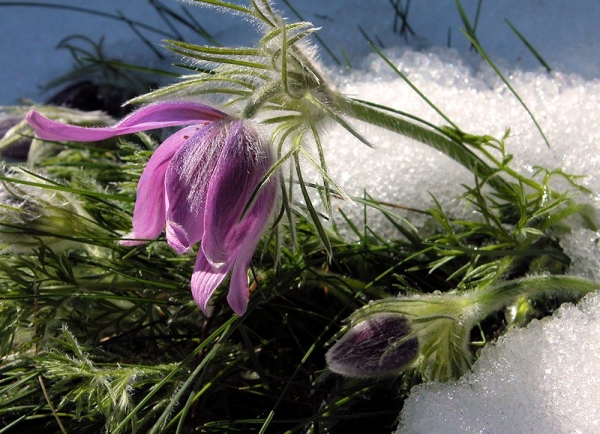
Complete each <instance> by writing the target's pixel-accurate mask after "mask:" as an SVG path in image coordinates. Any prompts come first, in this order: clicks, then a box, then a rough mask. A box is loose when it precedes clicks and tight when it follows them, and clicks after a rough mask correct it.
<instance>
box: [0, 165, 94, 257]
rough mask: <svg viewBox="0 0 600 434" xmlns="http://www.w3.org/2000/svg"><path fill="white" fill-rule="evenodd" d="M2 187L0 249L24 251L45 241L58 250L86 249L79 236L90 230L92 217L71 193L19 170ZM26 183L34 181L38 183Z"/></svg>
mask: <svg viewBox="0 0 600 434" xmlns="http://www.w3.org/2000/svg"><path fill="white" fill-rule="evenodd" d="M5 176H7V177H8V178H12V179H13V180H14V182H12V183H11V182H5V183H4V184H3V185H2V186H0V252H1V253H11V254H21V253H30V252H31V250H32V249H34V248H37V247H39V246H40V245H41V244H45V245H46V246H48V247H50V248H51V249H52V250H54V251H55V252H61V251H64V250H67V249H71V248H79V249H80V248H84V247H85V246H87V245H86V244H84V243H80V242H78V241H77V237H80V236H81V235H82V234H84V233H87V232H89V231H88V230H87V229H86V228H87V226H88V225H89V224H90V223H89V221H90V220H91V217H90V216H89V215H88V213H87V212H86V211H85V210H84V209H83V207H82V206H81V204H80V203H79V201H78V200H77V199H76V198H75V197H74V196H73V195H71V194H69V193H67V192H64V191H58V190H54V189H51V188H44V186H45V185H47V186H48V187H51V184H50V183H47V182H45V181H43V180H42V179H39V178H37V177H35V176H34V175H32V174H29V173H27V172H25V171H22V170H19V169H13V170H11V171H10V172H9V173H8V174H7V175H5ZM24 183H31V184H33V183H35V184H38V185H39V186H33V185H28V184H24Z"/></svg>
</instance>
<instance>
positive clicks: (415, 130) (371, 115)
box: [340, 98, 507, 190]
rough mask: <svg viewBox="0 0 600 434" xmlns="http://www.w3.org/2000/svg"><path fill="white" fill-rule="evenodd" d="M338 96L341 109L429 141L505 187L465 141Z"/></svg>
mask: <svg viewBox="0 0 600 434" xmlns="http://www.w3.org/2000/svg"><path fill="white" fill-rule="evenodd" d="M340 100H341V101H340V102H341V105H342V107H341V108H342V110H344V112H346V114H348V115H350V116H352V117H354V118H355V119H358V120H360V121H363V122H367V123H369V124H371V125H375V126H378V127H382V128H385V129H387V130H390V131H393V132H395V133H399V134H402V135H404V136H406V137H410V138H411V139H414V140H417V141H419V142H421V143H424V144H426V145H429V146H431V147H433V148H435V149H437V150H438V151H441V152H443V153H444V154H446V155H447V156H449V157H450V158H452V159H453V160H454V161H456V162H458V163H460V164H461V165H463V166H464V167H466V168H467V169H469V170H470V171H471V172H473V173H474V174H475V175H476V176H478V177H481V178H484V179H489V182H490V184H491V185H492V186H493V187H494V188H496V189H498V190H504V189H505V188H507V186H506V182H505V181H504V180H503V179H502V178H500V177H499V176H497V175H496V173H497V170H496V169H494V168H492V167H490V166H488V165H487V164H486V163H485V161H483V160H482V159H481V158H480V157H478V156H477V155H476V154H475V153H473V152H472V151H471V150H470V149H468V148H467V147H466V145H465V144H464V143H462V142H460V141H459V140H456V139H454V138H450V137H449V136H447V135H444V134H443V133H441V132H437V131H434V130H431V129H428V128H424V127H422V126H420V125H417V124H415V123H414V122H410V121H407V120H405V119H401V118H400V117H399V116H396V115H392V114H390V113H386V112H385V111H383V110H380V109H377V108H375V107H372V106H369V105H366V104H364V103H362V102H360V101H357V100H354V99H352V98H343V99H340Z"/></svg>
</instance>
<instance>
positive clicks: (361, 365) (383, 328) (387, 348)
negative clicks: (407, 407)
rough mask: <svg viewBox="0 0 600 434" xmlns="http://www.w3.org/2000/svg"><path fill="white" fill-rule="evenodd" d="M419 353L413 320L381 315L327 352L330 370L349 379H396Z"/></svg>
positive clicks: (352, 330)
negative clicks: (412, 332)
mask: <svg viewBox="0 0 600 434" xmlns="http://www.w3.org/2000/svg"><path fill="white" fill-rule="evenodd" d="M418 351H419V342H418V340H417V339H416V338H415V337H413V336H412V334H411V326H410V322H409V320H408V319H407V318H406V317H404V316H402V315H395V314H377V315H373V316H370V317H368V318H366V319H364V320H362V321H360V322H358V323H357V324H354V325H352V327H351V328H350V329H349V330H348V332H347V333H346V334H345V335H344V336H343V337H342V338H341V339H340V340H339V341H338V342H337V343H336V344H335V345H334V346H333V347H332V348H331V349H330V350H329V351H328V352H327V356H326V359H327V364H328V365H329V369H331V370H332V371H333V372H336V373H338V374H342V375H346V376H349V377H380V376H388V375H394V374H397V373H398V372H400V371H402V370H404V369H406V368H407V366H408V365H410V364H411V363H412V362H413V360H414V359H415V357H416V356H417V354H418Z"/></svg>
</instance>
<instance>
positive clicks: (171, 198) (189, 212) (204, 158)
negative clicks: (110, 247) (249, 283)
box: [165, 122, 227, 253]
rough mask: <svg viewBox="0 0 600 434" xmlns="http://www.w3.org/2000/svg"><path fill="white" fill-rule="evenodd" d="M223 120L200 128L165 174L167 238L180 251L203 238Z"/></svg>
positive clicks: (223, 139) (219, 148)
mask: <svg viewBox="0 0 600 434" xmlns="http://www.w3.org/2000/svg"><path fill="white" fill-rule="evenodd" d="M226 136H227V129H226V128H225V127H224V125H223V124H222V123H220V122H216V123H212V124H210V125H208V126H206V127H204V128H202V129H199V130H198V131H197V132H196V133H195V134H194V136H193V137H191V138H190V139H189V140H188V141H187V142H186V143H185V144H184V145H183V146H182V147H181V149H180V150H179V152H177V153H176V154H175V155H174V156H173V159H172V160H171V164H169V168H168V169H167V173H166V177H165V190H166V206H167V209H166V224H167V241H168V242H169V245H170V246H171V247H172V248H173V249H174V250H175V251H177V252H178V253H183V252H185V251H187V250H188V249H189V248H190V247H191V246H192V245H193V244H196V243H197V242H198V241H200V240H201V239H202V234H203V231H204V210H205V204H206V194H207V185H208V184H209V180H210V178H211V175H212V173H213V171H214V169H215V167H216V165H217V161H218V158H219V153H220V152H221V149H222V147H223V144H224V143H225V140H226Z"/></svg>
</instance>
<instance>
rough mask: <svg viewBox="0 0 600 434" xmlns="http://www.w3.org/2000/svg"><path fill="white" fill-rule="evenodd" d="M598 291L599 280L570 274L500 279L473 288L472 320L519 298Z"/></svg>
mask: <svg viewBox="0 0 600 434" xmlns="http://www.w3.org/2000/svg"><path fill="white" fill-rule="evenodd" d="M598 290H600V283H597V282H593V281H591V280H587V279H582V278H578V277H572V276H555V275H552V276H535V277H525V278H522V279H517V280H511V281H508V282H502V283H500V284H498V285H492V286H488V287H485V288H480V289H477V290H474V291H473V292H471V293H469V294H468V295H469V296H470V297H472V299H473V301H474V302H475V303H476V304H477V307H478V309H477V316H478V317H479V318H478V319H476V320H475V321H479V320H483V319H484V318H485V317H486V316H488V315H489V314H491V313H492V312H494V311H497V310H498V309H501V308H502V307H505V306H507V305H509V304H510V303H511V302H513V301H514V300H515V299H516V298H518V297H528V298H538V297H540V296H542V295H543V296H549V295H554V296H557V297H560V298H561V299H568V298H573V299H577V298H579V297H582V296H584V295H586V294H589V293H591V292H594V291H598Z"/></svg>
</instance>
